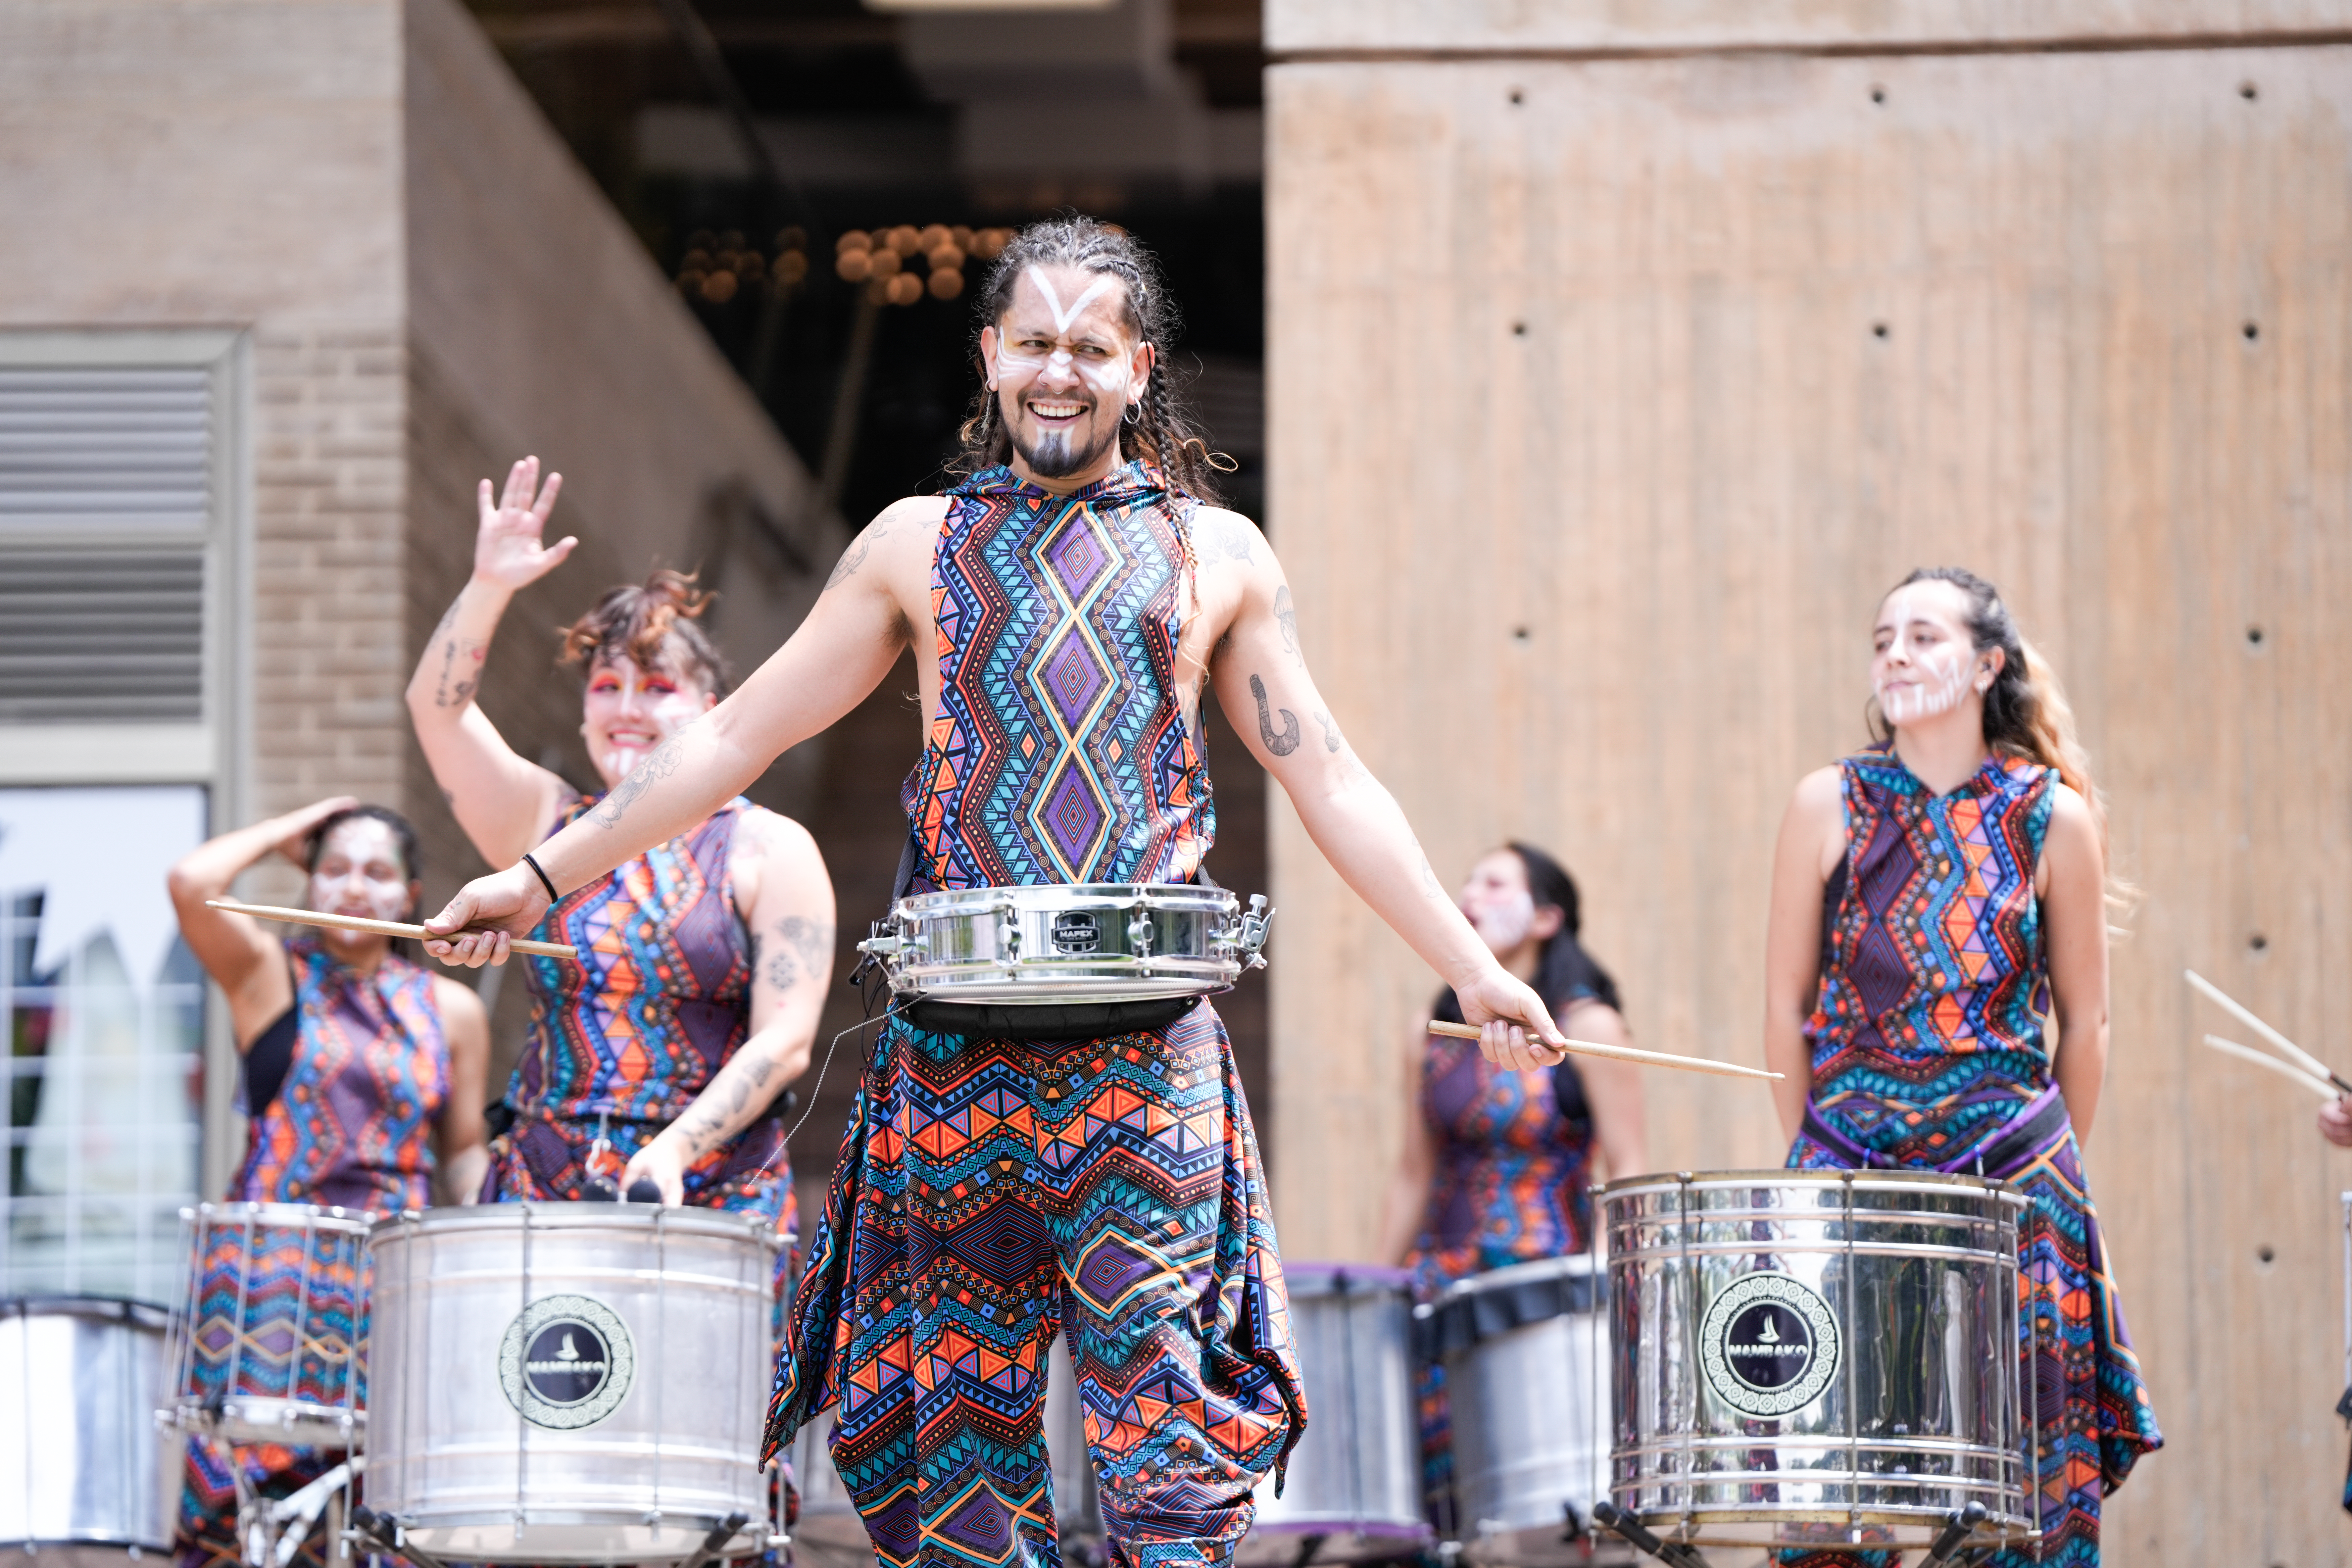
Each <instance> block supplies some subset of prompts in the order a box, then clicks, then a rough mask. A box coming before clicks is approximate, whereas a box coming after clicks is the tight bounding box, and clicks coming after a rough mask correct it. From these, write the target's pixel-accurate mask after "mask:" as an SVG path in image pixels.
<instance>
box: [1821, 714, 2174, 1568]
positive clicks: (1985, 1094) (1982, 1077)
mask: <svg viewBox="0 0 2352 1568" xmlns="http://www.w3.org/2000/svg"><path fill="white" fill-rule="evenodd" d="M1843 772H1844V776H1845V812H1846V856H1847V866H1848V868H1849V873H1850V874H1849V877H1848V880H1847V886H1846V891H1845V895H1844V897H1843V900H1841V901H1840V904H1839V907H1838V909H1837V911H1836V914H1835V917H1834V921H1833V923H1832V925H1831V927H1830V928H1829V931H1828V932H1827V934H1826V935H1825V939H1824V942H1823V952H1822V990H1821V1005H1819V1006H1818V1007H1817V1008H1816V1010H1815V1012H1814V1014H1813V1016H1812V1018H1811V1020H1809V1021H1808V1023H1807V1025H1806V1030H1807V1034H1808V1035H1809V1037H1811V1040H1812V1043H1813V1064H1814V1065H1813V1089H1812V1100H1811V1106H1810V1108H1809V1115H1810V1116H1811V1118H1813V1119H1815V1120H1816V1121H1819V1122H1820V1124H1821V1125H1822V1128H1823V1129H1824V1131H1823V1133H1822V1136H1818V1137H1817V1136H1815V1135H1813V1134H1811V1133H1805V1134H1801V1135H1800V1136H1799V1137H1798V1139H1797V1142H1796V1143H1795V1145H1794V1147H1792V1148H1791V1149H1790V1152H1789V1162H1788V1163H1789V1165H1790V1168H1792V1169H1797V1170H1839V1169H1851V1168H1854V1167H1856V1166H1857V1165H1860V1164H1862V1163H1869V1164H1873V1165H1887V1166H1899V1167H1909V1168H1914V1169H1935V1168H1937V1167H1938V1166H1942V1167H1947V1168H1948V1167H1951V1166H1953V1165H1954V1164H1955V1163H1962V1162H1965V1160H1966V1158H1967V1155H1968V1152H1969V1150H1970V1149H1971V1148H1990V1147H1992V1146H1994V1144H1995V1143H1996V1142H1997V1140H1998V1135H1999V1132H2000V1129H2001V1128H2002V1127H2003V1126H2004V1125H2008V1124H2011V1123H2013V1122H2017V1121H2019V1119H2020V1118H2021V1117H2023V1116H2026V1115H2028V1114H2029V1113H2030V1112H2029V1108H2031V1107H2032V1106H2033V1105H2034V1104H2035V1102H2036V1101H2038V1100H2041V1099H2042V1096H2044V1095H2046V1094H2048V1093H2049V1092H2050V1090H2051V1079H2050V1070H2049V1064H2048V1060H2047V1053H2046V1051H2045V1049H2044V1046H2043V1040H2042V1016H2044V1015H2045V1014H2046V1013H2047V1011H2048V1000H2047V996H2048V981H2049V969H2048V957H2047V954H2046V953H2045V952H2043V950H2042V931H2041V910H2040V906H2039V904H2038V902H2037V901H2036V900H2035V898H2034V893H2033V876H2034V869H2035V867H2036V865H2037V864H2038V863H2039V861H2040V859H2041V855H2042V840H2043V836H2044V833H2045V831H2046V829H2047V827H2048V825H2049V820H2050V811H2051V789H2052V786H2053V782H2054V775H2053V773H2051V772H2050V770H2048V769H2046V768H2041V767H2037V766H2034V765H2032V764H2031V763H2023V762H2020V761H2017V760H2015V759H2010V758H2001V757H1994V758H1991V759H1990V760H1988V761H1987V763H1985V765H1984V767H1983V768H1982V769H1980V770H1979V772H1978V773H1976V775H1975V776H1974V777H1973V778H1972V779H1970V780H1969V782H1968V783H1967V784H1963V785H1961V786H1960V788H1958V790H1955V791H1954V792H1952V793H1951V794H1950V795H1943V796H1940V797H1937V796H1930V795H1928V794H1927V789H1926V787H1925V786H1924V785H1922V784H1920V783H1919V782H1918V780H1917V779H1916V778H1915V777H1913V776H1912V774H1911V773H1910V772H1909V770H1908V769H1906V768H1905V767H1904V766H1903V765H1902V763H1900V762H1899V761H1897V760H1895V758H1894V757H1893V756H1892V755H1891V754H1880V755H1874V756H1865V757H1853V758H1848V759H1847V760H1846V762H1845V763H1843ZM1985 1174H1987V1175H1990V1176H1997V1177H2002V1178H2005V1179H2007V1180H2010V1181H2013V1182H2016V1183H2017V1184H2020V1185H2021V1186H2022V1187H2023V1188H2024V1189H2025V1191H2026V1192H2027V1194H2029V1196H2030V1197H2031V1198H2032V1207H2031V1209H2030V1210H2029V1218H2028V1220H2027V1224H2026V1232H2025V1237H2024V1240H2023V1245H2022V1252H2023V1258H2022V1262H2023V1269H2022V1273H2021V1279H2020V1280H2019V1293H2020V1299H2021V1300H2020V1305H2021V1311H2020V1322H2019V1335H2020V1340H2021V1344H2020V1352H2021V1355H2023V1356H2024V1357H2025V1358H2026V1365H2025V1368H2024V1372H2025V1387H2026V1389H2027V1391H2028V1398H2029V1399H2030V1400H2031V1401H2032V1405H2033V1406H2034V1408H2035V1409H2036V1411H2037V1413H2038V1415H2039V1419H2040V1423H2041V1429H2042V1437H2041V1446H2040V1447H2039V1449H2038V1451H2031V1452H2029V1454H2028V1456H2027V1458H2028V1464H2029V1468H2030V1473H2031V1474H2032V1476H2033V1477H2034V1478H2035V1480H2036V1495H2037V1499H2038V1503H2037V1506H2038V1510H2039V1513H2040V1518H2041V1524H2042V1531H2043V1538H2042V1542H2041V1544H2040V1546H2039V1548H2038V1550H2036V1549H2025V1550H2012V1551H2004V1552H1999V1553H1997V1554H1995V1555H1994V1556H1993V1557H1992V1558H1991V1559H1990V1563H1992V1564H1993V1568H2026V1565H2027V1564H2029V1563H2042V1564H2045V1565H2046V1564H2057V1565H2060V1568H2087V1565H2089V1564H2095V1563H2097V1561H2098V1554H2099V1507H2100V1502H2101V1500H2102V1499H2103V1498H2104V1497H2105V1494H2106V1493H2108V1492H2111V1491H2113V1490H2114V1489H2116V1487H2118V1486H2121V1485H2122V1484H2123V1481H2124V1478H2125V1477H2126V1476H2127V1475H2129V1474H2130V1473H2131V1468H2132V1467H2133V1465H2134V1464H2136V1463H2137V1461H2138V1459H2139V1457H2140V1456H2141V1455H2143V1454H2145V1453H2147V1452H2149V1451H2151V1450H2153V1449H2155V1448H2157V1447H2159V1446H2161V1445H2162V1443H2163V1440H2164V1439H2163V1437H2162V1436H2161V1435H2160V1434H2159V1433H2158V1429H2157V1424H2156V1415H2155V1412H2154V1410H2153V1409H2152V1408H2151V1407H2150V1406H2149V1404H2148V1399H2147V1385H2146V1384H2145V1383H2144V1382H2143V1380H2142V1379H2141V1376H2140V1370H2139V1361H2138V1358H2137V1355H2136V1354H2134V1352H2133V1351H2132V1348H2131V1337H2130V1334H2129V1333H2128V1331H2126V1328H2125V1326H2124V1320H2123V1306H2122V1300H2121V1297H2120V1295H2119V1293H2118V1291H2117V1290H2116V1285H2115V1281H2114V1279H2113V1277H2112V1275H2111V1273H2110V1271H2109V1269H2108V1268H2107V1262H2106V1257H2105V1249H2104V1247H2102V1245H2101V1243H2100V1238H2099V1226H2098V1215H2097V1211H2096V1210H2095V1207H2094V1206H2093V1205H2092V1203H2091V1196H2090V1189H2089V1187H2088V1185H2087V1184H2085V1183H2084V1179H2083V1167H2082V1155H2081V1152H2080V1151H2079V1150H2078V1149H2077V1147H2076V1145H2075V1142H2074V1130H2073V1129H2072V1128H2071V1127H2069V1126H2067V1125H2065V1124H2064V1123H2063V1121H2061V1122H2059V1123H2058V1124H2057V1127H2056V1129H2055V1131H2053V1133H2052V1134H2051V1135H2050V1136H2049V1137H2048V1138H2047V1139H2045V1140H2044V1141H2042V1144H2041V1146H2040V1147H2038V1148H2031V1149H2027V1150H2025V1151H2023V1152H2021V1153H2020V1154H2019V1155H2018V1156H2017V1157H2015V1158H2003V1159H2001V1160H2000V1162H1999V1163H1998V1166H1997V1167H1996V1166H1994V1165H1988V1166H1987V1168H1986V1170H1985ZM2031 1441H2032V1439H2029V1443H2031ZM1780 1561H1781V1562H1782V1563H1784V1564H1789V1565H1791V1568H1796V1565H1802V1568H1854V1565H1855V1563H1856V1562H1857V1559H1856V1557H1855V1555H1854V1554H1853V1553H1833V1552H1784V1553H1781V1554H1780ZM1860 1561H1861V1562H1863V1563H1881V1564H1890V1563H1891V1562H1892V1558H1891V1555H1890V1554H1887V1553H1881V1552H1865V1553H1863V1554H1861V1557H1860Z"/></svg>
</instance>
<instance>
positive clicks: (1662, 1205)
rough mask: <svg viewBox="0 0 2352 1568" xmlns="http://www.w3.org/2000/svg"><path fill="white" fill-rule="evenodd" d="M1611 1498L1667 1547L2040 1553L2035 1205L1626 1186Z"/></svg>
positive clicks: (1906, 1187)
mask: <svg viewBox="0 0 2352 1568" xmlns="http://www.w3.org/2000/svg"><path fill="white" fill-rule="evenodd" d="M1602 1209H1603V1213H1604V1224H1605V1226H1606V1227H1607V1241H1608V1268H1609V1310H1610V1325H1609V1327H1610V1346H1611V1359H1612V1372H1613V1376H1614V1383H1615V1401H1614V1404H1615V1412H1614V1434H1613V1443H1612V1457H1611V1474H1610V1491H1611V1494H1612V1500H1613V1501H1614V1502H1615V1503H1616V1505H1617V1506H1618V1507H1620V1508H1622V1509H1623V1510H1626V1511H1627V1512H1628V1513H1630V1514H1632V1515H1633V1516H1634V1517H1635V1518H1637V1519H1638V1520H1639V1521H1640V1522H1641V1523H1642V1524H1643V1525H1645V1526H1647V1527H1648V1528H1649V1529H1650V1530H1651V1531H1654V1532H1655V1533H1656V1534H1657V1535H1659V1536H1661V1537H1664V1538H1665V1539H1666V1540H1668V1541H1681V1542H1694V1543H1701V1544H1710V1543H1712V1544H1723V1545H1746V1546H1766V1547H1779V1546H1810V1547H1817V1548H1819V1547H1826V1548H1831V1549H1836V1548H1841V1547H1843V1548H1856V1547H1870V1548H1902V1547H1919V1546H1925V1545H1927V1544H1929V1543H1930V1542H1932V1541H1933V1540H1934V1539H1935V1538H1936V1536H1937V1533H1938V1531H1939V1530H1940V1529H1941V1528H1942V1526H1943V1524H1944V1522H1945V1521H1946V1519H1947V1517H1948V1516H1949V1515H1953V1514H1956V1513H1958V1512H1959V1511H1960V1510H1963V1509H1964V1508H1965V1507H1966V1506H1967V1505H1969V1504H1970V1503H1980V1504H1982V1505H1983V1507H1984V1510H1985V1512H1986V1518H1985V1520H1984V1521H1983V1523H1982V1524H1981V1525H1979V1526H1978V1528H1977V1530H1976V1531H1975V1532H1974V1533H1973V1535H1971V1536H1970V1537H1969V1545H1971V1546H1985V1545H1990V1544H1993V1543H1995V1542H1999V1543H2002V1544H2010V1545H2015V1544H2019V1543H2022V1542H2027V1541H2030V1540H2031V1539H2032V1534H2033V1524H2032V1516H2031V1514H2030V1513H2029V1512H2028V1510H2027V1496H2026V1491H2025V1486H2024V1462H2025V1454H2026V1450H2027V1446H2028V1444H2029V1443H2030V1442H2032V1441H2033V1440H2034V1439H2035V1437H2036V1436H2037V1434H2036V1433H2035V1431H2034V1429H2033V1419H2032V1412H2031V1411H2030V1409H2028V1408H2026V1407H2025V1406H2024V1405H2023V1400H2022V1388H2021V1384H2022V1375H2021V1374H2022V1367H2023V1360H2022V1356H2021V1352H2020V1346H2019V1340H2018V1231H2019V1226H2020V1225H2021V1223H2022V1220H2023V1216H2024V1215H2025V1213H2026V1211H2027V1200H2026V1198H2025V1196H2024V1194H2021V1193H2020V1192H2019V1191H2018V1190H2017V1189H2016V1188H2014V1187H2011V1186H2009V1185H2007V1184H2002V1183H2000V1182H1993V1181H1988V1180H1985V1179H1982V1178H1976V1177H1968V1176H1948V1175H1937V1174H1933V1173H1914V1172H1908V1171H1862V1172H1837V1171H1826V1172H1817V1173H1816V1172H1801V1171H1729V1172H1709V1173H1701V1174H1697V1175H1692V1174H1688V1173H1685V1174H1684V1175H1682V1176H1679V1177H1664V1176H1638V1177H1633V1178H1631V1179H1629V1180H1625V1181H1620V1182H1613V1183H1612V1184H1610V1185H1609V1186H1608V1187H1607V1188H1605V1189H1604V1194H1603V1198H1602Z"/></svg>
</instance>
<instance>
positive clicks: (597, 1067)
mask: <svg viewBox="0 0 2352 1568" xmlns="http://www.w3.org/2000/svg"><path fill="white" fill-rule="evenodd" d="M598 798H602V797H596V798H592V799H588V800H580V801H574V802H573V803H572V805H571V807H570V808H569V809H568V810H566V811H565V812H564V813H563V814H562V816H560V817H559V818H558V819H557V822H556V827H557V828H558V829H561V828H563V827H567V826H571V824H572V822H573V821H575V820H576V819H578V818H579V817H580V816H583V815H585V814H586V813H587V812H589V811H590V810H592V809H593V808H594V806H595V805H596V799H598ZM759 809H760V808H759V807H758V806H755V805H752V804H751V802H750V801H747V800H744V799H742V798H740V797H738V798H736V799H734V800H731V801H730V802H728V803H727V804H726V805H722V806H720V807H719V809H718V810H717V811H715V812H713V813H711V814H710V816H709V817H708V818H706V819H705V820H704V821H703V823H702V825H701V826H698V827H697V828H696V829H695V830H694V831H693V832H691V833H688V834H685V835H683V836H681V837H677V838H673V839H671V840H670V841H669V842H668V843H667V844H663V845H658V846H656V847H654V848H651V849H648V850H646V852H645V853H644V854H642V855H640V856H638V857H637V858H635V859H633V860H626V861H624V862H622V863H621V864H620V865H619V866H617V867H615V868H614V869H613V870H612V871H610V872H609V873H607V874H606V875H604V876H602V877H599V878H597V879H595V880H594V881H593V882H590V883H589V884H588V885H587V886H585V887H583V888H577V889H573V890H572V892H570V893H568V894H566V895H565V896H564V897H563V898H562V899H560V900H557V901H556V903H555V904H554V906H553V907H552V908H551V909H550V910H548V911H547V913H546V915H545V917H544V918H542V919H541V921H540V922H539V927H538V929H537V930H535V931H532V932H531V935H533V936H534V937H537V938H539V939H540V940H541V941H542V942H570V943H571V944H572V946H574V947H576V948H578V949H579V950H580V957H579V959H578V960H577V962H575V961H573V960H571V959H565V958H533V959H530V960H529V961H528V962H529V963H530V971H529V973H530V982H531V985H530V1036H529V1037H528V1038H527V1039H526V1040H525V1041H524V1043H523V1051H522V1058H521V1059H520V1061H518V1062H517V1063H516V1064H515V1072H514V1079H513V1081H512V1082H511V1083H509V1086H508V1088H507V1103H508V1104H509V1105H510V1106H512V1107H513V1108H514V1109H515V1110H516V1111H517V1112H518V1113H520V1112H524V1111H530V1110H545V1111H549V1112H551V1113H552V1114H554V1115H556V1116H559V1117H562V1118H565V1119H567V1120H570V1121H585V1122H587V1123H589V1124H591V1125H593V1124H594V1122H595V1120H596V1118H597V1117H598V1116H599V1115H604V1116H609V1117H613V1118H615V1119H628V1120H633V1121H674V1120H675V1119H677V1117H678V1116H680V1115H682V1114H684V1113H685V1110H686V1108H687V1107H688V1106H689V1105H691V1104H693V1103H694V1097H695V1096H696V1095H698V1094H700V1093H701V1092H702V1090H703V1089H704V1087H705V1086H706V1085H708V1084H709V1082H710V1079H711V1077H712V1075H713V1074H715V1073H717V1072H718V1070H719V1065H720V1064H721V1063H723V1062H725V1061H726V1059H727V1058H729V1057H730V1056H733V1055H734V1054H735V1047H738V1046H740V1045H741V1044H742V1043H743V1037H744V1036H745V1035H746V1034H748V1033H749V1032H750V1026H751V941H750V938H749V937H748V935H747V934H746V933H745V931H744V929H743V921H742V917H741V916H740V915H739V914H737V913H736V910H735V881H734V878H733V876H732V875H731V874H730V871H729V868H728V857H729V855H730V852H731V851H732V850H733V848H734V846H735V827H736V824H737V823H738V822H740V820H741V818H742V816H743V814H744V813H745V812H749V811H757V810H759Z"/></svg>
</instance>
